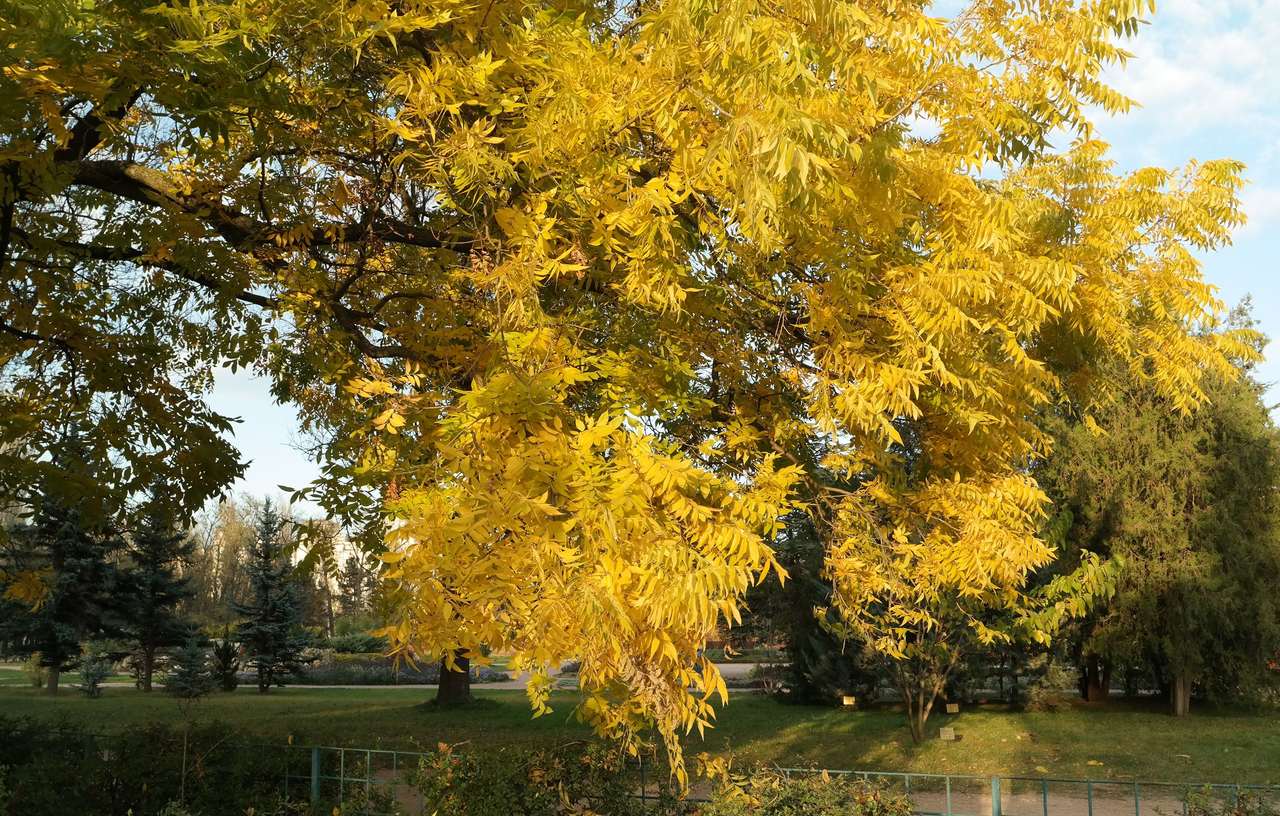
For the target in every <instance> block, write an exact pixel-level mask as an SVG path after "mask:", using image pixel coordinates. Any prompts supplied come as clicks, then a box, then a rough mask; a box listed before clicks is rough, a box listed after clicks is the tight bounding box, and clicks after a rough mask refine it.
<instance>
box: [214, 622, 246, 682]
mask: <svg viewBox="0 0 1280 816" xmlns="http://www.w3.org/2000/svg"><path fill="white" fill-rule="evenodd" d="M239 672H240V644H238V643H236V642H235V641H234V640H232V639H231V628H230V627H226V628H224V629H223V630H222V639H221V640H218V641H216V642H214V644H213V676H214V678H215V679H216V680H217V682H218V687H219V688H221V689H222V690H223V691H235V690H236V686H238V685H240V678H239Z"/></svg>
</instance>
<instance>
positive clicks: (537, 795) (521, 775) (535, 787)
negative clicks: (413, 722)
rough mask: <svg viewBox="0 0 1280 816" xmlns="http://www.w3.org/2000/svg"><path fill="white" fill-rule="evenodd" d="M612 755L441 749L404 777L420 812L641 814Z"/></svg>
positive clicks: (595, 750)
mask: <svg viewBox="0 0 1280 816" xmlns="http://www.w3.org/2000/svg"><path fill="white" fill-rule="evenodd" d="M625 772H626V768H625V765H624V763H623V760H622V757H621V756H620V754H619V753H618V751H616V750H608V749H606V748H604V747H602V746H598V745H591V746H585V747H584V746H583V745H581V744H579V745H573V746H563V747H560V748H556V749H546V750H543V749H538V750H511V749H507V750H500V751H497V752H488V753H483V754H482V753H475V752H468V753H461V752H454V751H452V750H451V749H450V748H449V746H446V745H442V746H440V750H438V751H436V752H433V753H431V754H428V755H427V756H426V757H424V758H423V760H422V761H421V763H420V764H419V766H418V768H417V769H416V770H415V771H414V772H413V773H412V774H411V777H412V780H413V783H414V786H415V787H416V788H417V789H418V791H419V792H420V793H421V794H422V797H423V804H424V807H423V812H424V813H442V814H443V813H448V814H450V816H555V815H556V814H562V813H600V814H609V816H640V814H644V813H646V811H645V810H644V809H643V808H642V805H641V802H640V801H639V800H638V799H636V798H635V797H633V796H632V795H631V785H629V784H628V783H627V779H626V776H625Z"/></svg>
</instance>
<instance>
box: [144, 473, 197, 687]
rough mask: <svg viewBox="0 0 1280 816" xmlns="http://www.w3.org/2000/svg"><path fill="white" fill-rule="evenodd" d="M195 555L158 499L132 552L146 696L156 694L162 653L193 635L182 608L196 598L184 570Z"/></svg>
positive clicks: (145, 513)
mask: <svg viewBox="0 0 1280 816" xmlns="http://www.w3.org/2000/svg"><path fill="white" fill-rule="evenodd" d="M194 552H195V542H194V541H192V540H191V538H190V537H189V536H187V535H186V534H185V533H183V532H182V531H181V530H179V529H178V527H177V525H176V524H175V522H174V519H173V516H172V514H171V513H170V512H168V510H167V509H166V507H165V506H164V504H163V503H162V502H161V500H160V497H159V496H156V495H153V496H152V501H151V503H150V504H149V505H148V507H147V508H146V511H145V512H144V513H143V514H142V518H141V520H140V523H139V525H138V527H137V529H136V530H135V531H134V534H133V537H132V541H131V542H130V547H129V556H130V566H131V569H130V573H129V583H130V596H131V609H130V615H129V623H128V635H129V637H130V639H131V640H132V641H133V642H134V643H135V644H136V646H137V649H138V655H139V657H140V662H141V666H140V671H139V674H140V679H141V684H142V690H143V691H151V680H152V676H153V675H154V674H155V666H156V655H157V652H158V651H159V650H160V649H162V648H164V647H166V646H177V645H179V644H181V643H183V641H184V640H185V639H186V638H187V637H188V634H189V632H190V628H191V627H190V624H189V623H188V622H187V621H186V620H184V619H183V617H182V615H181V614H180V612H179V609H178V607H179V605H180V604H181V603H182V602H183V601H184V600H186V599H187V598H190V597H191V595H192V590H191V587H190V580H189V579H188V578H187V577H186V576H183V575H182V574H181V572H180V570H181V567H182V565H183V564H184V563H187V562H189V561H190V559H191V557H192V555H193V554H194Z"/></svg>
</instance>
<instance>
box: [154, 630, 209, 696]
mask: <svg viewBox="0 0 1280 816" xmlns="http://www.w3.org/2000/svg"><path fill="white" fill-rule="evenodd" d="M216 682H217V680H216V678H215V677H214V676H213V672H212V671H210V666H209V656H208V654H206V652H205V648H204V646H202V645H201V644H200V638H199V636H198V635H196V634H195V633H190V634H189V636H188V637H187V639H186V641H185V642H184V643H183V645H182V648H180V649H178V650H177V651H176V652H175V653H174V655H173V662H172V665H171V666H170V668H169V674H168V676H167V677H166V678H165V682H164V689H165V691H167V692H168V693H169V694H172V695H173V696H174V697H177V698H179V699H181V700H192V701H193V700H198V699H200V698H201V697H203V696H205V695H206V694H208V693H209V692H211V691H213V689H214V686H215V685H216Z"/></svg>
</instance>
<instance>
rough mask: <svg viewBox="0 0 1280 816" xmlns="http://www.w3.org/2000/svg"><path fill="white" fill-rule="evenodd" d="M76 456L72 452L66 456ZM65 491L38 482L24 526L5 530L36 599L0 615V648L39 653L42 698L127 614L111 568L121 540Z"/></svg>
mask: <svg viewBox="0 0 1280 816" xmlns="http://www.w3.org/2000/svg"><path fill="white" fill-rule="evenodd" d="M76 458H77V457H75V455H74V451H73V452H72V454H71V455H69V456H68V457H67V459H69V460H75V459H76ZM64 466H65V461H64ZM65 487H66V486H65V485H46V486H45V487H44V488H43V489H42V491H41V494H40V498H39V500H38V502H37V504H36V507H35V512H34V514H33V516H32V519H31V521H30V523H28V524H25V525H20V526H17V527H15V528H13V529H12V530H11V531H10V540H11V542H12V547H11V552H10V554H11V557H12V558H13V559H14V560H15V561H16V562H18V563H19V565H20V566H22V567H23V568H25V569H27V570H30V571H32V572H34V573H35V574H39V575H41V576H42V581H43V584H44V593H43V598H42V600H41V602H40V603H38V604H37V605H35V606H31V605H27V604H22V603H11V604H9V605H7V608H6V609H4V610H0V611H3V612H4V613H5V614H4V615H3V616H0V643H3V644H4V646H5V651H7V652H8V653H10V654H13V655H17V656H31V655H37V654H38V655H39V663H40V665H41V666H43V667H44V668H45V669H46V670H47V673H46V689H47V690H48V692H49V693H50V694H56V693H57V691H58V684H59V679H60V676H61V674H62V672H64V671H67V670H69V669H71V668H73V667H75V666H76V665H77V664H78V663H79V661H80V658H81V653H82V645H81V644H83V643H84V642H85V641H87V640H89V639H91V638H93V639H97V638H109V637H117V636H119V635H120V634H122V633H123V630H124V621H125V618H126V615H127V605H126V603H125V601H126V600H127V598H128V592H127V586H126V582H125V578H124V576H123V574H122V572H121V570H120V569H119V567H118V565H117V563H116V558H117V556H118V555H119V553H120V552H121V551H122V550H123V549H124V540H123V539H122V538H121V537H120V535H119V534H118V533H117V532H116V530H115V529H114V527H113V526H112V524H111V522H110V521H109V520H108V519H107V518H106V516H105V514H103V513H100V512H94V509H93V508H92V507H84V506H81V505H80V504H76V503H74V502H72V501H70V500H69V498H68V496H67V492H68V491H67V490H66V489H65Z"/></svg>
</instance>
